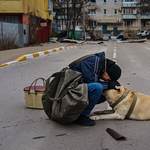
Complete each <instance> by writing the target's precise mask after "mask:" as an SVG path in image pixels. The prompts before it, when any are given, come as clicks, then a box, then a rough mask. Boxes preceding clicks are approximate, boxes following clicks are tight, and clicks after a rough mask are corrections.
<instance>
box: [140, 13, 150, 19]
mask: <svg viewBox="0 0 150 150" xmlns="http://www.w3.org/2000/svg"><path fill="white" fill-rule="evenodd" d="M141 19H150V14H143V15H141Z"/></svg>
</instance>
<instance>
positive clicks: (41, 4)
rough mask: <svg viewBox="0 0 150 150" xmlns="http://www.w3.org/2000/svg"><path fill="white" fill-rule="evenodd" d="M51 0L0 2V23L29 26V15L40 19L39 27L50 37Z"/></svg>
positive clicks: (1, 0) (4, 0) (3, 0)
mask: <svg viewBox="0 0 150 150" xmlns="http://www.w3.org/2000/svg"><path fill="white" fill-rule="evenodd" d="M52 11H53V2H52V0H43V1H41V0H11V1H8V0H0V22H6V23H17V24H24V25H28V24H29V14H32V15H35V16H37V17H39V18H41V25H43V23H44V26H45V27H47V28H48V29H49V30H48V31H49V37H50V36H51V35H52V20H53V14H52Z"/></svg>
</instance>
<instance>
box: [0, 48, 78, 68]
mask: <svg viewBox="0 0 150 150" xmlns="http://www.w3.org/2000/svg"><path fill="white" fill-rule="evenodd" d="M73 47H76V46H68V47H59V48H54V49H49V50H45V51H40V52H37V53H32V54H27V55H22V56H20V57H19V58H17V59H16V60H14V61H10V62H6V63H4V64H0V67H4V66H7V65H10V64H14V63H16V62H19V61H24V60H27V59H30V58H34V57H39V56H43V55H46V54H50V53H53V52H57V51H60V50H63V49H69V48H73Z"/></svg>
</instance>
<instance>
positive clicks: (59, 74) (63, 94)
mask: <svg viewBox="0 0 150 150" xmlns="http://www.w3.org/2000/svg"><path fill="white" fill-rule="evenodd" d="M62 75H64V72H56V73H54V74H53V75H51V76H50V77H49V78H48V79H47V80H46V94H47V97H48V98H49V99H50V100H51V101H59V100H61V99H62V98H63V97H64V96H65V95H66V94H67V93H68V91H69V88H66V89H65V90H64V91H63V92H62V93H61V95H60V97H58V98H52V97H49V95H48V88H49V81H50V79H51V78H52V77H56V76H62ZM74 83H75V81H74V82H73V83H72V85H73V84H74Z"/></svg>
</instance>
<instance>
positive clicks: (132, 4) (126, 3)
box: [122, 2, 137, 7]
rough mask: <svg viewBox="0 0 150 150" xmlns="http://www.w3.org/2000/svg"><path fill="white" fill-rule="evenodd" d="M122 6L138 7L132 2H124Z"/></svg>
mask: <svg viewBox="0 0 150 150" xmlns="http://www.w3.org/2000/svg"><path fill="white" fill-rule="evenodd" d="M122 7H137V5H136V3H132V2H123V3H122Z"/></svg>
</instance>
